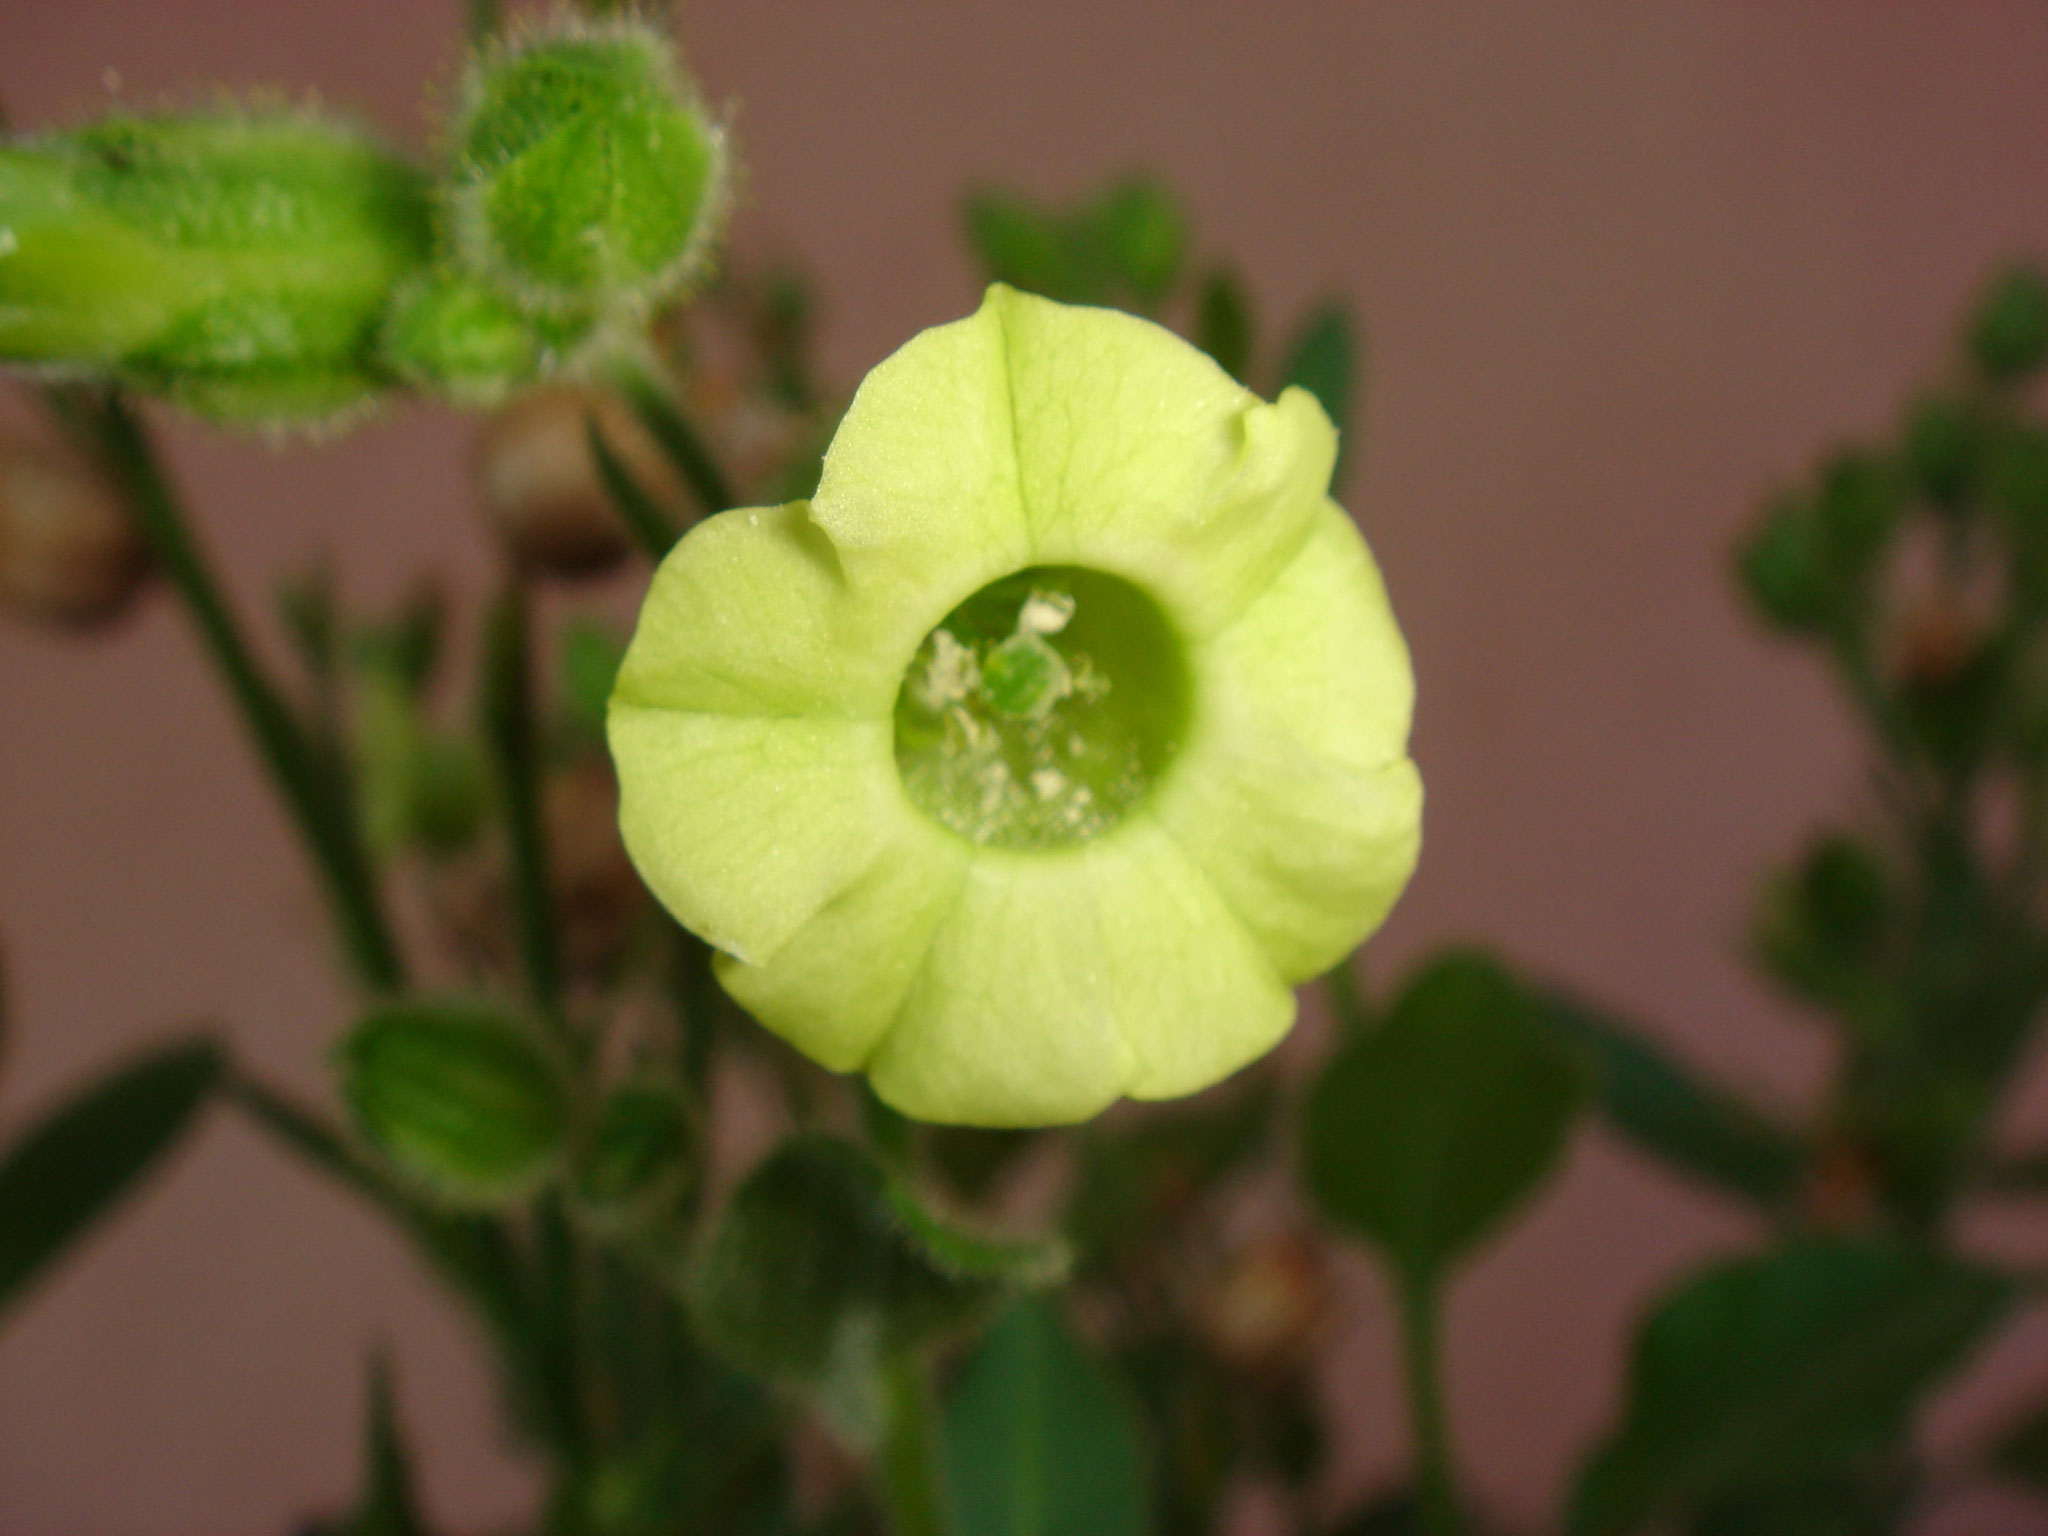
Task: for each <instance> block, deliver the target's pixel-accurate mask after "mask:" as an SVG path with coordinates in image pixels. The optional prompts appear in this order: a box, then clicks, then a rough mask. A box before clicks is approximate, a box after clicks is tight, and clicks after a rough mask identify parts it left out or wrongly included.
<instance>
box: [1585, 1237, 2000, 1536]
mask: <svg viewBox="0 0 2048 1536" xmlns="http://www.w3.org/2000/svg"><path fill="white" fill-rule="evenodd" d="M2012 1298H2013V1288H2012V1287H2011V1286H2010V1285H2009V1284H2008V1283H2007V1282H2006V1281H2004V1280H2003V1279H2001V1278H1999V1277H1998V1276H1996V1275H1993V1274H1991V1273H1989V1272H1987V1271H1984V1270H1981V1269H1978V1268H1975V1267H1974V1266H1971V1265H1968V1264H1965V1263H1962V1262H1961V1261H1959V1260H1956V1259H1952V1258H1949V1257H1946V1256H1944V1255H1940V1254H1935V1253H1927V1252H1920V1251H1916V1250H1910V1249H1904V1248H1897V1247H1891V1246H1886V1245H1882V1244H1878V1243H1872V1242H1855V1241H1830V1240H1808V1241H1801V1242H1795V1243H1792V1244H1789V1245H1787V1246H1785V1247H1783V1248H1780V1249H1778V1250H1777V1251H1775V1252H1772V1253H1767V1254H1763V1255H1761V1256H1758V1257H1753V1258H1743V1259H1738V1260H1735V1261H1733V1262H1731V1263H1726V1264H1721V1265H1717V1266H1715V1267H1714V1268H1712V1269H1709V1270H1707V1271H1705V1272H1704V1273H1702V1274H1700V1275H1697V1276H1695V1277H1694V1278H1692V1279H1691V1280H1689V1281H1687V1282H1686V1283H1685V1284H1684V1285H1682V1286H1681V1287H1680V1288H1679V1289H1678V1290H1677V1291H1676V1292H1675V1293H1674V1294H1672V1295H1670V1296H1669V1297H1667V1298H1666V1299H1665V1301H1664V1302H1663V1303H1662V1304H1661V1305H1659V1306H1658V1307H1657V1308H1656V1310H1655V1311H1654V1312H1653V1313H1652V1314H1651V1316H1650V1317H1649V1319H1648V1321H1647V1322H1646V1323H1645V1324H1644V1325H1643V1327H1642V1329H1641V1331H1640V1332H1639V1333H1638V1335H1637V1337H1636V1342H1635V1348H1634V1354H1633V1359H1632V1362H1631V1367H1630V1378H1629V1391H1628V1402H1627V1407H1626V1410H1625V1414H1624V1418H1623V1422H1622V1426H1621V1428H1620V1429H1619V1431H1618V1432H1617V1433H1616V1434H1615V1435H1614V1436H1613V1438H1611V1439H1610V1440H1609V1441H1608V1442H1607V1444H1606V1445H1605V1446H1604V1447H1603V1448H1602V1449H1601V1450H1600V1452H1599V1453H1598V1454H1597V1455H1596V1456H1595V1457H1594V1458H1593V1460H1592V1461H1591V1463H1590V1464H1589V1465H1588V1466H1587V1467H1586V1469H1585V1471H1584V1473H1583V1474H1582V1475H1581V1477H1580V1479H1579V1483H1578V1487H1577V1489H1576V1492H1575V1494H1574V1499H1573V1509H1572V1518H1571V1526H1570V1528H1571V1530H1572V1531H1573V1532H1574V1533H1575V1536H1620V1533H1623V1532H1628V1531H1634V1530H1636V1529H1638V1528H1640V1527H1641V1526H1642V1525H1644V1524H1645V1523H1646V1522H1649V1521H1651V1520H1657V1519H1670V1518H1675V1517H1682V1516H1684V1515H1686V1514H1688V1513H1697V1512H1700V1511H1702V1510H1705V1509H1707V1508H1711V1507H1716V1506H1719V1505H1722V1504H1725V1503H1726V1502H1727V1501H1729V1500H1730V1499H1733V1498H1739V1497H1742V1496H1745V1495H1748V1494H1750V1493H1752V1492H1753V1491H1755V1490H1757V1489H1760V1488H1769V1487H1774V1486H1778V1485H1782V1484H1785V1483H1787V1482H1791V1481H1794V1480H1797V1479H1801V1478H1806V1477H1809V1476H1822V1475H1826V1474H1829V1473H1833V1472H1836V1471H1839V1470H1841V1469H1844V1468H1847V1467H1853V1466H1856V1465H1859V1464H1863V1463H1865V1462H1866V1461H1867V1460H1869V1459H1870V1458H1872V1457H1877V1456H1882V1455H1884V1454H1885V1453H1887V1452H1889V1451H1891V1450H1892V1449H1894V1447H1895V1444H1896V1442H1897V1441H1898V1439H1899V1438H1900V1436H1902V1435H1903V1434H1904V1433H1905V1432H1906V1431H1907V1429H1908V1427H1909V1425H1910V1421H1911V1417H1912V1414H1913V1411H1914V1409H1915V1408H1916V1407H1917V1406H1918V1404H1919V1402H1920V1400H1921V1398H1922V1397H1923V1396H1925V1394H1926V1393H1927V1392H1929V1391H1930V1390H1931V1389H1932V1388H1934V1387H1935V1386H1936V1385H1938V1384H1939V1383H1940V1381H1941V1380H1942V1379H1943V1378H1944V1377H1945V1376H1946V1375H1947V1374H1948V1373H1949V1372H1950V1371H1952V1370H1954V1369H1955V1368H1956V1367H1957V1366H1958V1365H1959V1364H1961V1363H1962V1361H1963V1359H1964V1357H1965V1356H1966V1355H1967V1354H1968V1352H1969V1351H1970V1349H1971V1348H1972V1347H1973V1346H1975V1345H1976V1344H1978V1343H1979V1342H1981V1341H1982V1340H1983V1338H1984V1336H1985V1335H1986V1334H1987V1333H1988V1332H1989V1331H1990V1329H1991V1328H1992V1327H1993V1326H1994V1325H1995V1324H1996V1323H1997V1322H1998V1321H1999V1320H2000V1319H2001V1318H2002V1317H2003V1316H2004V1314H2005V1312H2006V1311H2007V1309H2008V1307H2009V1306H2010V1304H2011V1301H2012Z"/></svg>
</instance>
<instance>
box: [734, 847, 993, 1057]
mask: <svg viewBox="0 0 2048 1536" xmlns="http://www.w3.org/2000/svg"><path fill="white" fill-rule="evenodd" d="M970 855H971V850H970V849H969V847H968V845H967V844H966V843H964V842H962V841H961V840H960V839H959V838H957V837H955V836H953V834H951V833H950V832H946V831H944V830H942V829H941V828H939V827H936V826H934V825H932V824H931V823H929V822H926V821H924V820H923V819H922V818H917V817H911V818H906V824H905V825H904V827H903V828H902V831H901V833H900V835H899V837H898V839H897V841H896V842H894V843H892V844H891V845H890V846H889V847H887V848H885V849H884V850H883V851H882V854H881V856H880V857H879V858H877V859H876V860H875V862H874V863H873V864H872V865H870V866H869V867H868V869H867V871H866V872H865V873H864V874H862V875H861V876H860V877H859V878H858V879H857V880H855V881H854V882H853V884H851V885H849V886H848V887H847V888H846V889H845V890H844V891H842V892H840V893H839V894H838V895H837V896H835V897H834V898H833V899H832V900H831V901H829V902H827V903H826V904H825V905H824V907H822V908H821V909H820V910H819V912H818V914H817V916H815V917H813V918H812V919H811V920H810V921H809V922H808V923H806V924H804V926H803V927H802V928H801V929H799V930H798V932H797V934H796V936H795V937H794V938H792V939H791V940H790V941H789V942H788V943H786V944H784V945H783V946H782V947H781V948H780V949H778V950H777V951H776V952H775V954H774V957H773V958H772V959H770V960H769V961H768V962H767V964H765V965H748V964H746V963H745V962H743V961H739V960H734V959H731V958H730V957H728V956H725V955H720V956H719V957H718V961H717V967H718V979H719V981H721V982H722V983H723V984H724V986H725V989H726V991H728V992H730V993H731V994H732V995H733V997H734V998H735V999H736V1000H737V1001H738V1002H739V1004H740V1006H742V1007H743V1008H745V1009H746V1010H747V1012H749V1013H751V1014H752V1015H753V1016H754V1017H755V1018H757V1019H759V1020H760V1021H761V1022H762V1023H763V1024H765V1025H766V1026H767V1027H768V1028H769V1029H772V1030H774V1031H775V1033H776V1034H778V1035H780V1036H782V1038H783V1039H785V1040H787V1041H788V1042H789V1043H790V1044H791V1045H793V1046H795V1047H796V1048H797V1049H798V1050H800V1051H802V1052H803V1053H804V1054H805V1055H806V1056H808V1057H810V1058H811V1059H812V1060H813V1061H816V1062H818V1063H819V1064H820V1065H822V1066H824V1067H827V1068H829V1069H830V1070H832V1071H834V1072H851V1071H853V1070H854V1069H855V1068H857V1067H859V1066H860V1065H861V1064H862V1063H863V1062H865V1061H866V1060H867V1059H868V1057H869V1055H870V1054H871V1053H872V1052H873V1051H874V1049H875V1045H876V1042H877V1041H879V1040H880V1039H881V1038H882V1035H883V1033H884V1032H885V1031H886V1030H887V1029H888V1028H889V1026H890V1024H891V1023H893V1022H894V1020H895V1018H896V1016H897V1015H898V1014H899V1013H900V1012H901V1011H902V1009H903V1000H904V998H905V997H906V996H907V995H908V994H909V992H910V986H911V983H912V982H914V981H915V980H916V979H917V975H918V972H919V970H920V969H921V968H922V967H923V965H924V960H925V955H926V954H927V952H929V950H930V949H931V942H932V936H933V934H934V933H936V932H937V931H938V926H939V924H940V923H941V922H942V921H943V920H944V919H945V918H946V916H947V915H948V914H949V913H950V912H951V911H952V910H953V907H954V905H955V904H956V903H957V902H958V900H959V897H960V887H961V882H962V881H963V880H964V879H965V878H966V874H967V865H968V860H969V858H970Z"/></svg>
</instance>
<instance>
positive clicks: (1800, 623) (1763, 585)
mask: <svg viewBox="0 0 2048 1536" xmlns="http://www.w3.org/2000/svg"><path fill="white" fill-rule="evenodd" d="M1735 566H1736V575H1737V576H1738V578H1739V579H1740V581H1741V583H1742V588H1743V591H1744V592H1745V593H1746V594H1747V595H1748V597H1749V601H1750V604H1751V606H1752V607H1754V608H1755V609H1756V611H1757V613H1758V614H1759V615H1760V616H1761V617H1762V618H1763V619H1765V620H1766V621H1767V622H1768V623H1770V624H1772V625H1774V626H1776V627H1777V628H1779V629H1782V630H1784V631H1786V632H1787V633H1788V634H1811V633H1815V632H1817V631H1819V630H1822V629H1824V628H1826V626H1827V623H1828V621H1829V619H1830V618H1831V617H1832V615H1833V613H1834V591H1833V587H1832V585H1831V583H1830V581H1829V577H1828V569H1827V563H1826V552H1825V548H1824V540H1823V538H1822V535H1821V527H1820V519H1819V518H1818V517H1817V516H1816V515H1815V513H1814V510H1813V508H1812V507H1811V506H1810V505H1809V504H1808V503H1806V502H1804V501H1801V500H1800V499H1798V498H1797V497H1789V496H1788V497H1783V498H1780V499H1779V500H1778V501H1775V502H1773V503H1772V504H1771V505H1770V506H1769V507H1768V508H1766V509H1765V511H1764V514H1763V516H1762V517H1761V518H1760V519H1759V520H1758V522H1757V525H1756V527H1755V528H1754V529H1752V530H1751V532H1750V534H1749V536H1748V537H1747V538H1746V539H1744V541H1743V543H1742V545H1741V546H1740V548H1739V549H1738V550H1737V552H1736V560H1735Z"/></svg>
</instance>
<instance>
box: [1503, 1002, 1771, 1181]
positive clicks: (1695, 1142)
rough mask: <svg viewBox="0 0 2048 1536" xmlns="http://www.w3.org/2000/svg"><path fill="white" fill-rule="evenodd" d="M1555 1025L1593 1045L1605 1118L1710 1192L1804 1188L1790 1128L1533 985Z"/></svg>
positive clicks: (1589, 1048) (1587, 1047) (1639, 1039)
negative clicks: (1776, 1122)
mask: <svg viewBox="0 0 2048 1536" xmlns="http://www.w3.org/2000/svg"><path fill="white" fill-rule="evenodd" d="M1533 995H1534V996H1535V998H1536V1003H1537V1008H1538V1010H1539V1012H1540V1014H1541V1016H1542V1017H1543V1018H1544V1020H1545V1021H1547V1022H1548V1023H1549V1024H1550V1025H1551V1027H1553V1028H1555V1029H1557V1030H1559V1031H1560V1032H1561V1033H1562V1034H1563V1035H1564V1036H1565V1038H1566V1039H1568V1040H1570V1041H1572V1042H1573V1043H1574V1044H1575V1045H1577V1046H1578V1047H1580V1048H1581V1049H1583V1050H1584V1051H1585V1053H1586V1054H1587V1055H1588V1056H1589V1057H1590V1058H1591V1060H1592V1062H1593V1067H1594V1085H1595V1089H1594V1091H1595V1097H1596V1099H1597V1101H1598V1103H1599V1106H1600V1112H1601V1115H1602V1117H1603V1118H1604V1119H1605V1120H1606V1121H1607V1123H1608V1124H1609V1125H1611V1126H1613V1127H1614V1129H1615V1130H1617V1131H1619V1132H1620V1133H1621V1134H1622V1135H1624V1136H1626V1137H1627V1138H1628V1139H1629V1140H1630V1141H1633V1142H1634V1143H1635V1144H1636V1145H1637V1146H1639V1147H1641V1148H1642V1149H1643V1150H1644V1151H1645V1152H1648V1153H1649V1154H1650V1155H1651V1156H1653V1157H1655V1158H1658V1159H1659V1160H1660V1161H1662V1162H1664V1163H1665V1164H1667V1165H1668V1166H1669V1167H1671V1168H1673V1169H1675V1170H1676V1171H1678V1172H1680V1173H1683V1174H1686V1175H1688V1176H1690V1177H1692V1178H1694V1179H1697V1180H1699V1181H1700V1182H1701V1183H1703V1184H1705V1185H1707V1186H1708V1187H1710V1188H1714V1189H1719V1190H1721V1191H1723V1192H1724V1193H1727V1194H1732V1195H1737V1196H1740V1197H1742V1198H1744V1199H1747V1200H1753V1201H1756V1202H1758V1203H1759V1204H1762V1205H1765V1206H1770V1207H1778V1206H1783V1205H1785V1204H1787V1203H1788V1202H1790V1200H1791V1199H1792V1198H1793V1196H1794V1195H1795V1194H1797V1192H1798V1189H1799V1181H1800V1177H1801V1173H1802V1170H1803V1167H1804V1163H1805V1153H1804V1149H1803V1148H1802V1147H1801V1145H1800V1143H1799V1140H1798V1138H1797V1137H1796V1136H1794V1135H1793V1134H1792V1133H1791V1132H1790V1131H1788V1130H1786V1129H1784V1128H1782V1127H1781V1126H1778V1125H1777V1124H1775V1123H1773V1122H1772V1121H1771V1120H1770V1119H1769V1118H1768V1117H1766V1116H1765V1115H1764V1114H1763V1113H1762V1112H1761V1111H1759V1110H1757V1109H1755V1108H1754V1107H1752V1106H1751V1105H1750V1104H1748V1103H1747V1102H1745V1101H1744V1100H1742V1099H1741V1098H1739V1097H1737V1096H1736V1095H1735V1094H1734V1093H1732V1092H1730V1091H1729V1090H1728V1089H1726V1088H1724V1087H1722V1086H1720V1085H1719V1084H1718V1083H1712V1082H1709V1081H1707V1080H1706V1079H1704V1078H1702V1077H1700V1076H1699V1075H1697V1074H1696V1073H1694V1072H1693V1071H1692V1070H1691V1069H1690V1068H1688V1067H1685V1066H1683V1065H1681V1064H1680V1063H1679V1062H1678V1061H1677V1060H1675V1059H1674V1058H1673V1057H1671V1056H1669V1055H1667V1054H1666V1053H1665V1052H1663V1051H1662V1050H1660V1049H1658V1048H1657V1047H1656V1046H1654V1045H1652V1044H1651V1043H1650V1042H1649V1040H1648V1038H1647V1037H1646V1036H1644V1035H1643V1034H1642V1033H1641V1032H1640V1031H1638V1030H1635V1029H1631V1028H1629V1027H1627V1026H1624V1025H1622V1024H1619V1023H1617V1022H1615V1021H1614V1020H1612V1019H1610V1018H1608V1017H1607V1016H1606V1015H1604V1014H1602V1013H1600V1012H1598V1011H1597V1010H1595V1009H1592V1008H1589V1007H1587V1006H1586V1005H1585V1004H1583V1003H1580V1002H1578V1001H1577V1000H1576V999H1573V998H1571V997H1568V996H1566V995H1564V994H1562V993H1558V992H1553V991H1550V990H1548V989H1544V988H1540V987H1539V988H1536V989H1534V992H1533Z"/></svg>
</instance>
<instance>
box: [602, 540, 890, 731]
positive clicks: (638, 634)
mask: <svg viewBox="0 0 2048 1536" xmlns="http://www.w3.org/2000/svg"><path fill="white" fill-rule="evenodd" d="M876 623H877V620H876V619H875V617H874V615H873V614H872V612H870V611H869V610H868V609H866V608H864V607H863V606H862V605H860V604H857V603H855V602H854V601H852V599H851V597H850V596H849V594H848V592H847V590H846V583H845V580H844V578H843V576H842V574H841V572H840V569H839V561H838V557H837V556H836V555H835V554H834V553H833V550H832V545H831V543H830V541H829V540H828V539H826V537H825V535H824V534H823V533H822V532H821V531H820V530H819V529H818V528H817V527H816V526H815V525H814V524H813V523H812V522H811V520H810V516H809V511H808V508H807V507H806V506H805V505H804V503H802V502H797V503H795V504H794V505H791V506H787V507H750V508H741V509H738V510H735V511H731V512H721V513H720V514H718V515H717V516H716V517H711V518H707V519H706V520H705V521H703V522H701V523H699V524H698V525H697V526H696V527H695V528H693V529H691V530H690V532H689V533H688V534H687V535H686V536H685V537H684V538H683V539H682V540H681V541H680V542H679V543H678V544H677V545H676V547H675V548H674V549H673V550H672V551H670V553H669V556H668V558H667V559H666V560H664V561H662V563H661V569H660V570H658V571H657V572H655V576H654V586H653V588H652V590H651V591H650V592H649V593H648V596H647V601H646V603H645V605H644V606H643V607H642V608H641V610H640V624H639V628H638V629H637V630H636V631H635V632H634V635H633V644H632V646H631V648H630V649H629V650H628V651H627V653H626V660H625V664H624V665H623V666H622V667H621V668H620V669H619V682H618V692H617V696H618V698H619V699H620V700H621V701H622V702H625V703H630V704H639V705H647V706H651V707H658V708H668V709H681V710H694V711H700V712H704V713H709V714H740V715H840V716H853V717H862V716H865V717H870V718H874V717H880V716H882V715H886V714H887V713H888V712H889V710H890V709H892V708H893V707H894V705H895V701H896V689H897V685H898V684H899V683H900V682H901V681H902V671H903V667H902V659H901V658H900V657H899V656H898V655H897V654H896V651H897V649H899V648H900V647H899V646H898V645H897V644H896V643H895V642H894V641H892V640H890V639H888V638H887V637H886V636H885V637H884V639H883V641H882V642H881V643H878V642H877V638H876V636H875V634H874V632H873V631H874V627H875V625H876ZM883 627H884V628H885V629H891V630H893V628H894V626H890V625H884V626H883Z"/></svg>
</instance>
